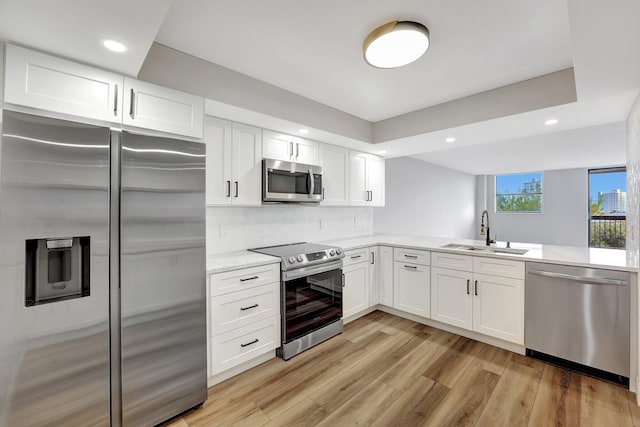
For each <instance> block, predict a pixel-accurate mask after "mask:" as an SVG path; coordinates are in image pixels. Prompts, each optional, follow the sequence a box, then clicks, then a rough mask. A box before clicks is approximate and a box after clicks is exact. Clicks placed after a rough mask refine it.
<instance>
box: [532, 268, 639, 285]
mask: <svg viewBox="0 0 640 427" xmlns="http://www.w3.org/2000/svg"><path fill="white" fill-rule="evenodd" d="M527 273H529V274H535V275H537V276H544V277H554V278H556V279H566V280H573V281H575V282H587V283H596V284H598V285H616V286H627V285H628V284H629V282H627V281H626V280H617V279H603V278H598V277H584V276H575V275H573V274H566V273H554V272H551V271H544V270H527Z"/></svg>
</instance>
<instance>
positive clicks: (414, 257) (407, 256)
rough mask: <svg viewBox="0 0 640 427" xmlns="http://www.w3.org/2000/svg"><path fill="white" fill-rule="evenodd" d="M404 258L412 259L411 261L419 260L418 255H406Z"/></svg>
mask: <svg viewBox="0 0 640 427" xmlns="http://www.w3.org/2000/svg"><path fill="white" fill-rule="evenodd" d="M404 257H405V258H411V259H418V255H407V254H404Z"/></svg>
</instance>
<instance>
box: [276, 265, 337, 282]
mask: <svg viewBox="0 0 640 427" xmlns="http://www.w3.org/2000/svg"><path fill="white" fill-rule="evenodd" d="M339 269H342V260H339V261H332V262H328V263H326V264H321V265H315V266H311V267H302V268H296V269H295V270H289V271H283V272H282V281H283V282H288V281H289V280H294V279H299V278H300V277H306V276H313V275H314V274H319V273H326V272H327V271H331V270H339Z"/></svg>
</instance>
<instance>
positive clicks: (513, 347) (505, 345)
mask: <svg viewBox="0 0 640 427" xmlns="http://www.w3.org/2000/svg"><path fill="white" fill-rule="evenodd" d="M373 308H374V309H375V310H380V311H384V312H385V313H389V314H393V315H394V316H398V317H402V318H404V319H408V320H413V321H414V322H418V323H422V324H423V325H427V326H432V327H434V328H437V329H442V330H443V331H447V332H451V333H452V334H456V335H461V336H463V337H466V338H470V339H472V340H476V341H480V342H483V343H485V344H489V345H492V346H494V347H499V348H502V349H505V350H508V351H512V352H514V353H518V354H522V355H524V354H525V347H524V346H523V345H519V344H514V343H511V342H508V341H503V340H501V339H498V338H494V337H490V336H488V335H484V334H479V333H477V332H473V331H468V330H466V329H462V328H458V327H456V326H451V325H447V324H446V323H441V322H438V321H436V320H432V319H427V318H424V317H422V316H417V315H415V314H411V313H407V312H405V311H401V310H396V309H395V308H391V307H387V306H385V305H377V306H375V307H373Z"/></svg>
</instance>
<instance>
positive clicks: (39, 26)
mask: <svg viewBox="0 0 640 427" xmlns="http://www.w3.org/2000/svg"><path fill="white" fill-rule="evenodd" d="M171 3H172V0H135V1H131V0H109V1H103V0H51V1H48V0H0V40H4V41H8V42H13V43H17V44H22V45H25V46H27V47H33V48H36V49H40V50H43V51H45V52H50V53H53V54H55V55H58V56H63V57H67V58H71V59H75V60H78V61H82V62H86V63H88V64H94V65H97V66H99V67H102V68H106V69H109V70H114V71H117V72H120V73H123V74H126V75H129V76H136V75H137V74H138V71H140V67H141V66H142V63H143V62H144V59H145V57H146V56H147V52H148V51H149V48H150V47H151V44H152V43H153V40H154V39H155V37H156V33H157V32H158V29H159V28H160V25H161V24H162V21H163V20H164V18H165V16H166V14H167V12H168V11H169V7H170V6H171ZM102 39H115V40H117V41H120V42H121V43H124V44H125V45H126V46H128V48H129V50H128V51H127V52H126V53H125V54H117V53H114V52H110V51H108V50H106V49H105V48H104V47H103V46H102V45H101V40H102Z"/></svg>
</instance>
